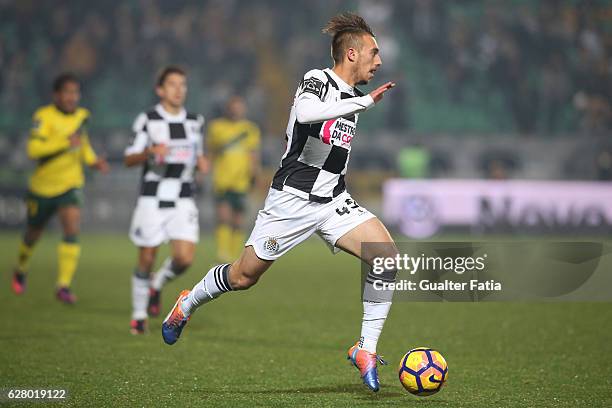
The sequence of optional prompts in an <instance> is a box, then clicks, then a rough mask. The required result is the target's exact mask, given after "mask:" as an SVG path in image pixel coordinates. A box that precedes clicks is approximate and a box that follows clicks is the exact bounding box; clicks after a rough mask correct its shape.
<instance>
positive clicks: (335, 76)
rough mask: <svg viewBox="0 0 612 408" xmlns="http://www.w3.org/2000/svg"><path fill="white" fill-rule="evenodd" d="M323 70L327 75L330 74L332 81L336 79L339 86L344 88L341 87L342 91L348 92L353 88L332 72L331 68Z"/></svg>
mask: <svg viewBox="0 0 612 408" xmlns="http://www.w3.org/2000/svg"><path fill="white" fill-rule="evenodd" d="M324 71H325V72H327V73H328V74H329V75H331V77H332V78H333V79H334V81H336V83H337V84H338V86H339V87H340V88H344V89H342V90H343V91H348V92H353V91H354V88H353V87H352V86H350V85H349V84H347V83H346V82H344V80H343V79H342V78H340V77H339V76H338V74H336V73H335V72H334V70H333V69H331V68H325V69H324Z"/></svg>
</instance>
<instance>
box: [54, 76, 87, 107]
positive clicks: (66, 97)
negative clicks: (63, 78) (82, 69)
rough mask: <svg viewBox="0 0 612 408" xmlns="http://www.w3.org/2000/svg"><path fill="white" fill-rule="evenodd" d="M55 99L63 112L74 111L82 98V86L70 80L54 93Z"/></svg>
mask: <svg viewBox="0 0 612 408" xmlns="http://www.w3.org/2000/svg"><path fill="white" fill-rule="evenodd" d="M53 99H54V102H55V104H56V105H57V107H58V108H59V109H60V110H61V111H62V112H66V113H73V112H74V111H75V110H76V108H77V107H78V106H79V101H80V100H81V87H80V85H79V84H78V83H77V82H74V81H68V82H66V83H64V85H62V88H61V89H60V90H59V91H56V92H55V93H54V94H53Z"/></svg>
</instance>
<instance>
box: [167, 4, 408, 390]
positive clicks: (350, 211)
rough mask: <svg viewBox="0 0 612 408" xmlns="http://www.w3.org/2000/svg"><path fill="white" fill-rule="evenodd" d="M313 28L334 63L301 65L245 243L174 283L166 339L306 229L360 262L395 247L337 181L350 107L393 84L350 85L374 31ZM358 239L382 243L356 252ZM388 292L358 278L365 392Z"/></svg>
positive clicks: (374, 377)
mask: <svg viewBox="0 0 612 408" xmlns="http://www.w3.org/2000/svg"><path fill="white" fill-rule="evenodd" d="M323 31H324V32H326V33H328V34H330V35H331V36H332V45H331V52H332V58H333V60H334V67H333V68H332V69H329V68H326V69H323V70H320V69H314V70H311V71H308V72H307V73H306V74H305V75H304V78H303V80H302V82H301V83H300V85H299V87H298V90H297V92H296V94H295V99H294V102H293V106H292V109H291V113H290V116H289V123H288V125H287V133H286V135H287V148H286V151H285V154H284V155H283V157H282V159H281V163H280V168H279V169H278V171H277V172H276V175H275V176H274V179H273V182H272V186H271V188H270V191H269V193H268V197H267V199H266V202H265V205H264V208H263V210H261V211H259V214H258V216H257V220H256V222H255V227H254V228H253V231H252V233H251V236H250V238H249V239H248V240H247V242H246V244H245V249H244V251H243V252H242V255H241V256H240V257H239V258H238V260H236V261H235V262H233V263H231V264H221V265H217V266H215V267H213V268H212V269H210V271H209V272H208V273H207V274H206V276H205V277H204V279H202V281H200V282H199V283H198V284H197V285H196V286H195V287H194V288H193V289H192V290H191V291H187V290H185V291H183V292H181V294H180V295H179V298H178V300H177V302H176V304H175V306H174V307H173V309H172V310H171V311H170V313H169V314H168V316H167V317H166V319H165V321H164V323H163V325H162V334H163V338H164V341H165V342H166V343H168V344H174V343H175V342H176V341H177V340H178V338H179V336H180V334H181V331H182V329H183V328H184V327H185V325H186V324H187V321H188V319H189V317H190V316H191V315H192V314H193V313H194V311H195V310H196V309H197V308H198V307H201V306H202V305H204V304H206V303H207V302H209V301H211V300H213V299H215V298H217V297H219V296H220V295H222V294H224V293H226V292H229V291H232V290H244V289H248V288H250V287H251V286H253V285H254V284H255V283H257V281H258V279H259V278H260V277H261V275H262V274H263V273H264V272H265V271H266V270H267V269H268V268H269V267H270V265H272V263H273V262H274V261H275V260H276V259H278V258H279V257H280V256H282V255H283V254H285V253H286V252H287V251H289V250H290V249H291V248H293V247H295V246H296V245H298V244H299V243H301V242H302V241H304V240H305V239H307V238H308V237H309V236H311V235H312V234H313V233H316V234H318V235H319V236H320V237H321V238H323V240H324V241H326V242H327V244H329V246H330V247H331V248H332V250H333V251H334V252H336V251H338V250H343V251H346V252H348V253H350V254H353V255H355V256H357V257H359V258H361V259H363V260H364V261H365V262H367V263H369V264H370V265H371V264H372V260H373V259H374V258H375V257H377V256H394V254H395V253H396V251H397V250H396V249H395V245H394V243H393V240H392V238H391V236H390V234H389V232H388V231H387V229H386V228H385V227H384V225H383V224H382V223H381V222H380V221H379V220H378V218H376V217H375V216H374V215H373V214H372V213H370V212H369V211H368V210H367V209H365V208H363V207H361V206H359V205H358V204H357V203H356V202H355V201H354V200H353V199H352V198H351V195H350V194H349V193H348V192H347V191H346V188H345V183H344V176H345V174H346V169H347V164H348V159H349V154H350V150H351V143H352V141H353V139H354V138H355V137H356V127H357V122H358V119H359V114H360V113H361V112H364V111H366V110H367V109H369V108H371V107H373V106H374V105H375V104H376V103H378V102H380V101H381V99H382V98H383V95H384V94H385V92H386V91H388V90H389V89H391V88H392V87H393V86H394V85H395V84H394V83H392V82H387V83H386V84H384V85H382V86H381V87H379V88H377V89H375V90H374V91H372V92H370V94H368V95H364V94H362V93H361V92H360V91H359V90H358V89H357V88H356V87H355V86H356V85H361V84H367V83H368V82H369V81H370V80H371V79H372V78H373V77H374V74H375V72H376V71H377V70H378V68H379V67H380V65H381V64H382V61H381V58H380V55H379V48H378V44H377V42H376V39H375V38H374V34H373V33H372V30H371V28H370V27H369V26H368V25H367V23H366V22H365V21H364V20H363V18H361V17H359V16H357V15H355V14H351V13H345V14H341V15H338V16H336V17H334V18H332V19H331V20H330V21H329V23H328V24H327V26H326V27H325V28H324V30H323ZM362 242H378V243H387V244H388V245H383V246H382V249H381V250H380V251H378V252H377V251H373V252H372V253H369V254H363V253H362V248H361V243H362ZM385 252H386V253H385ZM393 278H394V273H393ZM370 281H371V280H370ZM366 282H367V280H366ZM391 297H392V293H388V292H377V291H375V290H373V289H372V285H371V284H369V283H366V285H365V287H364V292H363V307H364V313H363V323H362V328H361V337H360V339H359V341H358V342H357V343H356V344H355V345H354V346H352V347H351V348H350V349H349V352H348V358H349V359H350V360H351V361H352V362H353V364H354V365H355V366H356V367H357V368H358V369H359V371H360V374H361V377H362V380H363V382H364V383H365V384H366V385H367V386H368V387H369V388H370V389H371V390H373V391H378V389H379V381H378V372H377V361H380V359H379V358H378V357H377V354H376V345H377V342H378V338H379V336H380V333H381V331H382V327H383V324H384V322H385V319H386V317H387V314H388V312H389V309H390V307H391Z"/></svg>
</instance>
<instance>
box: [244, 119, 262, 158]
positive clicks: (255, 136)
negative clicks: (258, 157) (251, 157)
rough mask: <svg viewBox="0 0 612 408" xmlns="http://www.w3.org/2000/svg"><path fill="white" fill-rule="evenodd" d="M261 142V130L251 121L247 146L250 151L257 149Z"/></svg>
mask: <svg viewBox="0 0 612 408" xmlns="http://www.w3.org/2000/svg"><path fill="white" fill-rule="evenodd" d="M260 143H261V132H260V130H259V127H257V125H256V124H254V123H252V124H251V126H250V129H249V137H248V139H247V148H248V149H249V150H251V151H256V150H259V145H260Z"/></svg>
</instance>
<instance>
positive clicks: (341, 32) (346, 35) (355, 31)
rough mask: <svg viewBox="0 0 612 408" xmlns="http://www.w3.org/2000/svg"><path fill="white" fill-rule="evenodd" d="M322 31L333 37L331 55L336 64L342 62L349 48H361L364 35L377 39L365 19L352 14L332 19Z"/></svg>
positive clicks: (343, 14) (339, 15) (344, 14)
mask: <svg viewBox="0 0 612 408" xmlns="http://www.w3.org/2000/svg"><path fill="white" fill-rule="evenodd" d="M321 31H322V32H323V33H324V34H329V35H331V36H332V44H331V54H332V58H333V60H334V62H335V63H341V62H342V59H343V58H344V54H345V53H346V50H348V49H349V48H358V49H359V48H361V46H362V42H361V38H362V37H363V35H364V34H369V35H371V36H372V37H375V35H374V33H373V32H372V28H370V26H369V25H368V23H366V21H365V20H364V19H363V17H361V16H359V15H357V14H355V13H350V12H346V13H342V14H338V15H337V16H334V17H332V18H331V19H330V20H329V22H328V23H327V24H326V25H325V27H323V29H322V30H321Z"/></svg>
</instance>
